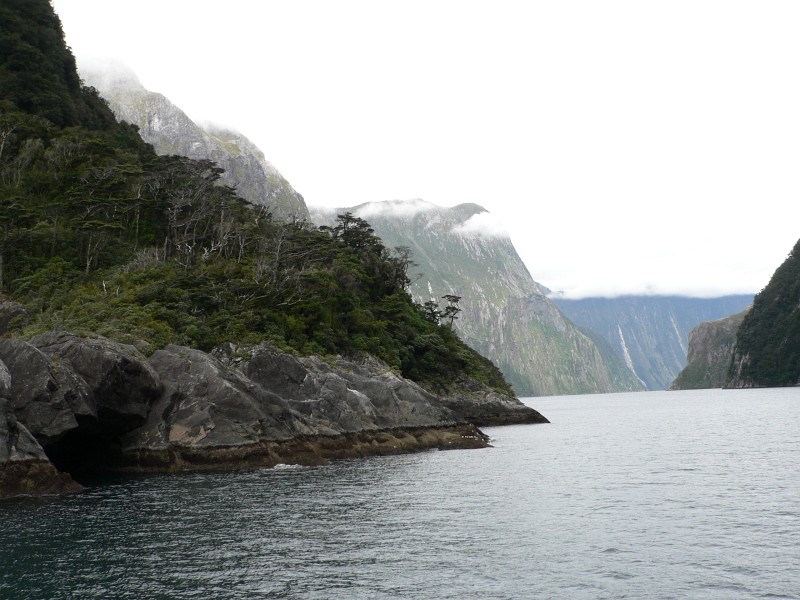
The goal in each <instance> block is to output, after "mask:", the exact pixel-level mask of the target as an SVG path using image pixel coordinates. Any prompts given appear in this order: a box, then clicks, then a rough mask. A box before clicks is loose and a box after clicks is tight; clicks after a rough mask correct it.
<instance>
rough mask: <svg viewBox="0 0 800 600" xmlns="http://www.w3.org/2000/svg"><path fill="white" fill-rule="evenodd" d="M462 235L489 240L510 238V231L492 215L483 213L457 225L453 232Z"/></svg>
mask: <svg viewBox="0 0 800 600" xmlns="http://www.w3.org/2000/svg"><path fill="white" fill-rule="evenodd" d="M451 231H452V232H453V233H458V234H461V235H472V236H483V237H488V238H495V237H508V230H507V229H506V227H505V225H503V223H502V221H500V219H498V218H497V217H495V216H494V215H493V214H492V213H489V212H482V213H478V214H475V215H472V216H471V217H470V218H469V219H467V220H466V221H464V222H463V223H461V224H460V225H456V226H455V227H453V229H452V230H451Z"/></svg>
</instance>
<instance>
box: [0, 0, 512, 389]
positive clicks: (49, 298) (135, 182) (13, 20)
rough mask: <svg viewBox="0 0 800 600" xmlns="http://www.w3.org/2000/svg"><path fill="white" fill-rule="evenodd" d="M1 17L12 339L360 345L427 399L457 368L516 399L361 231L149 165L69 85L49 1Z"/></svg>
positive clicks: (125, 130) (208, 176)
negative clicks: (15, 309) (54, 336)
mask: <svg viewBox="0 0 800 600" xmlns="http://www.w3.org/2000/svg"><path fill="white" fill-rule="evenodd" d="M0 18H1V19H2V24H3V27H2V30H0V290H3V291H4V292H5V293H6V294H8V295H9V296H10V297H11V298H13V299H14V300H17V301H20V302H22V303H24V304H25V305H26V307H27V318H26V319H25V320H22V321H20V320H18V321H17V324H16V333H18V334H20V335H22V336H24V337H30V336H32V335H34V334H37V333H41V332H43V331H46V330H51V329H61V330H71V331H75V332H95V333H99V334H102V335H104V336H107V337H109V338H112V339H117V340H120V341H123V342H131V343H135V344H137V345H139V346H140V347H143V348H144V349H149V350H154V349H156V348H159V347H161V346H163V345H165V344H167V343H177V344H182V345H186V346H192V347H195V348H199V349H203V350H208V349H210V348H212V347H214V346H217V345H219V344H221V343H223V342H227V341H236V342H245V343H257V342H259V341H261V340H269V341H270V342H272V343H274V344H276V345H278V346H280V347H282V348H284V349H291V350H293V351H296V352H298V353H302V354H311V353H318V354H323V355H332V354H358V353H362V352H368V353H371V354H374V355H375V356H377V357H379V358H381V359H382V360H384V361H385V362H386V363H388V364H389V365H390V366H392V367H394V368H395V369H397V370H398V371H399V372H400V373H402V374H403V375H404V376H406V377H408V378H410V379H413V380H416V381H418V382H421V383H423V384H427V385H428V386H429V387H432V388H443V389H444V388H447V387H448V385H449V384H451V383H452V382H453V381H455V380H456V379H457V378H458V377H459V376H461V375H462V374H467V375H469V376H471V377H473V378H475V379H477V380H479V381H483V382H485V383H487V384H489V385H490V386H491V387H493V388H494V389H496V390H498V391H501V392H503V393H509V394H510V393H511V390H510V388H509V387H508V385H507V383H506V382H505V380H504V379H503V377H502V375H501V374H500V372H499V371H498V370H497V369H496V368H495V367H494V366H493V365H492V364H491V363H490V362H489V361H488V360H486V359H485V358H483V357H482V356H480V355H479V354H477V353H476V352H474V351H473V350H471V349H469V348H468V347H467V346H465V345H464V344H463V343H462V342H461V341H460V340H459V339H458V337H457V336H456V335H455V333H454V332H453V331H452V328H451V327H449V326H448V325H447V324H440V323H438V322H436V319H430V318H426V314H425V310H423V309H422V308H421V307H419V306H417V305H415V304H414V303H413V301H412V300H411V297H410V296H409V295H408V293H407V292H406V290H405V288H406V286H407V284H408V276H407V270H408V267H409V264H410V262H409V259H408V255H407V253H404V252H398V251H395V250H390V249H388V248H386V247H385V246H384V245H383V243H382V242H381V240H380V239H379V238H377V237H376V236H375V235H374V232H373V231H372V229H371V228H370V227H369V225H368V224H367V222H366V221H364V220H362V219H359V218H356V217H353V216H352V215H349V214H345V215H341V216H340V217H339V218H338V220H337V221H336V224H335V225H333V226H331V227H327V228H320V229H317V228H314V227H312V226H310V225H309V224H307V223H304V222H292V223H283V222H276V221H275V220H273V219H272V217H271V215H270V214H269V213H268V212H267V211H266V210H264V209H263V208H259V207H255V206H253V205H251V204H248V203H246V202H244V201H243V200H241V199H240V198H239V197H238V196H236V194H235V192H234V191H233V190H232V189H231V188H229V187H226V186H223V185H220V184H219V181H218V180H219V177H220V174H221V169H219V168H218V167H217V166H216V165H215V164H214V163H213V162H211V161H207V160H192V159H188V158H184V157H178V156H163V157H162V156H157V155H156V154H155V153H154V152H153V149H152V147H150V146H149V145H147V144H145V143H144V142H142V140H141V138H140V137H139V136H138V134H137V132H136V128H135V127H133V126H130V125H127V124H125V123H122V124H120V123H117V121H116V120H115V119H114V117H113V114H112V113H111V111H110V110H109V108H108V106H107V105H106V104H105V102H104V101H103V100H102V99H101V98H100V97H99V96H98V95H97V93H96V92H95V91H94V90H93V89H91V88H85V87H82V86H81V85H80V80H79V79H78V77H77V74H76V71H75V62H74V59H73V57H72V55H71V53H70V52H69V50H68V49H67V48H66V47H65V46H64V41H63V34H62V32H61V28H60V23H59V21H58V18H57V16H56V15H55V14H54V13H53V11H52V8H51V7H50V5H49V3H48V2H47V1H46V0H25V1H22V0H13V1H9V2H3V4H2V6H0Z"/></svg>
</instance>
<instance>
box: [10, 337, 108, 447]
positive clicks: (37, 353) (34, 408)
mask: <svg viewBox="0 0 800 600" xmlns="http://www.w3.org/2000/svg"><path fill="white" fill-rule="evenodd" d="M0 360H2V361H3V362H4V363H5V364H6V366H7V368H8V372H9V374H10V380H11V381H10V389H11V395H10V396H11V397H10V407H11V409H13V411H14V413H15V415H16V417H17V418H18V419H19V420H20V421H21V422H22V423H24V424H25V427H26V428H27V429H28V430H29V431H30V432H31V433H32V434H33V435H34V436H35V437H36V439H37V440H38V441H39V442H40V443H42V444H44V445H47V444H50V443H53V442H56V441H58V440H59V439H60V438H61V437H63V436H64V435H65V434H66V433H68V432H69V431H72V430H73V429H76V428H77V427H78V419H80V418H91V417H93V416H95V415H96V409H95V405H94V399H93V398H92V392H91V389H90V388H89V386H88V385H87V384H86V382H85V381H83V379H81V378H80V377H78V376H77V375H76V374H75V372H74V371H73V370H72V369H71V368H69V366H68V365H64V364H62V363H60V362H57V361H54V360H53V359H52V358H51V357H50V356H48V355H47V354H45V353H44V352H42V351H41V350H40V349H39V348H37V347H36V346H34V345H33V344H31V343H29V342H25V341H22V340H17V339H8V340H0Z"/></svg>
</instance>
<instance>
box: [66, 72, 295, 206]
mask: <svg viewBox="0 0 800 600" xmlns="http://www.w3.org/2000/svg"><path fill="white" fill-rule="evenodd" d="M80 73H81V76H82V77H83V78H84V80H85V81H86V83H87V85H92V86H94V87H95V88H96V89H97V90H98V91H99V92H100V94H101V95H102V96H103V98H105V100H107V101H108V103H109V105H110V106H111V110H113V111H114V114H115V115H116V116H117V118H118V119H120V120H122V121H127V122H128V123H133V124H134V125H137V126H138V127H139V134H140V135H141V136H142V139H144V141H146V142H147V143H149V144H152V145H153V148H155V151H156V152H157V153H158V154H177V155H180V156H187V157H189V158H195V159H208V160H212V161H214V162H215V163H217V165H218V166H220V167H222V168H223V169H225V173H224V174H223V175H222V179H221V181H222V183H224V184H225V185H229V186H231V187H234V188H236V192H237V193H238V194H239V196H241V197H242V198H244V199H245V200H247V201H248V202H250V203H252V204H255V205H258V206H265V207H266V208H268V209H269V211H270V212H271V213H272V214H273V216H274V217H275V218H276V219H278V220H284V221H285V220H291V219H299V220H305V219H308V208H307V207H306V204H305V201H304V200H303V197H302V196H301V195H300V194H299V193H297V192H296V191H295V190H294V189H293V188H292V186H291V185H290V184H289V182H288V181H286V179H285V178H284V177H283V175H281V174H280V172H279V171H278V170H277V169H276V168H275V167H274V166H272V164H270V163H269V162H267V160H266V158H265V157H264V153H263V152H261V150H259V148H258V147H257V146H256V145H255V144H253V143H252V142H251V141H250V140H249V139H247V138H246V137H245V136H244V135H242V134H241V133H238V132H236V131H233V130H231V129H226V128H225V127H221V126H218V125H207V126H204V127H201V126H200V125H198V124H197V123H195V122H194V121H192V120H191V119H190V118H189V117H188V116H187V115H186V113H184V112H183V111H182V110H181V109H180V108H178V107H177V106H175V105H174V104H173V103H172V102H170V100H169V99H168V98H166V97H164V96H163V95H161V94H157V93H155V92H150V91H148V90H146V89H145V88H144V86H142V84H141V83H140V82H139V80H138V79H137V77H136V75H135V74H134V73H133V72H132V71H131V70H130V69H128V68H127V67H124V66H122V65H119V64H106V65H102V66H100V65H96V66H94V67H89V66H81V67H80Z"/></svg>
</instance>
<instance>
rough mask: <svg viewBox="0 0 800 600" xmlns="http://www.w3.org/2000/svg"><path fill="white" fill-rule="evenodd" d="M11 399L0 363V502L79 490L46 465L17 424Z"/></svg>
mask: <svg viewBox="0 0 800 600" xmlns="http://www.w3.org/2000/svg"><path fill="white" fill-rule="evenodd" d="M11 398H12V391H11V373H10V372H9V370H8V368H7V367H6V365H5V364H4V363H3V362H2V361H0V499H1V498H5V497H9V496H18V495H21V494H55V493H61V492H68V491H77V490H79V489H81V486H80V485H79V484H77V483H75V482H74V481H73V480H72V478H71V477H69V476H68V475H66V474H65V473H61V472H59V471H58V470H57V469H56V468H55V467H54V466H53V465H52V464H51V463H50V460H49V459H48V458H47V455H46V454H45V452H44V449H43V448H42V446H41V445H40V444H39V442H37V441H36V438H35V437H34V436H33V434H31V432H30V431H28V428H27V427H25V425H23V424H22V423H20V422H19V421H18V419H17V417H16V415H15V413H14V410H13V408H12V406H11Z"/></svg>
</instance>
